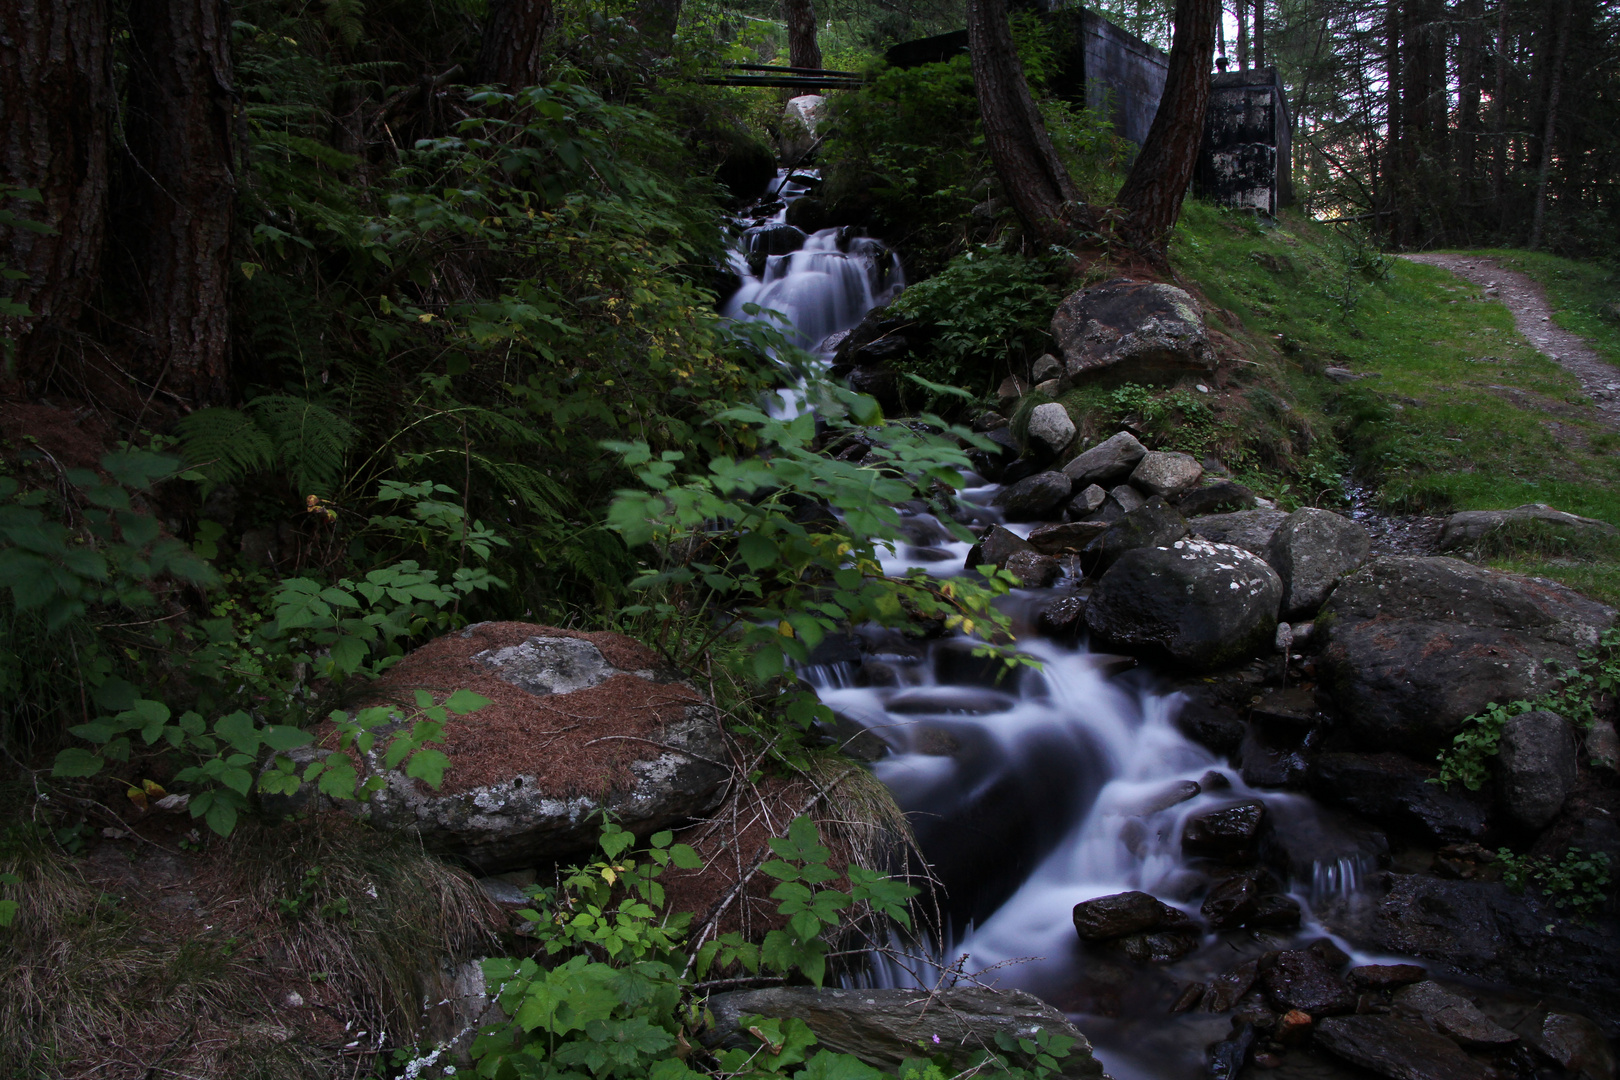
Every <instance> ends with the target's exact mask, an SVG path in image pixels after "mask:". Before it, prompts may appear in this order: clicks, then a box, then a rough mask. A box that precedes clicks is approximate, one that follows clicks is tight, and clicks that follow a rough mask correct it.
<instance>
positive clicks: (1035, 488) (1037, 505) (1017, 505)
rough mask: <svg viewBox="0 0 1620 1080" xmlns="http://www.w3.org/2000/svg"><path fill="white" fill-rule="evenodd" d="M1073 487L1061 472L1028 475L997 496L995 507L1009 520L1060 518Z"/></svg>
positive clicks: (1005, 488) (1003, 489) (1002, 490)
mask: <svg viewBox="0 0 1620 1080" xmlns="http://www.w3.org/2000/svg"><path fill="white" fill-rule="evenodd" d="M1073 489H1074V485H1073V484H1072V483H1070V481H1069V478H1068V477H1067V476H1064V475H1063V474H1062V473H1060V472H1042V473H1036V474H1035V475H1034V476H1026V477H1025V478H1024V479H1022V480H1020V481H1018V482H1017V483H1016V484H1009V485H1008V486H1007V487H1004V488H1002V489H1001V490H1000V491H998V492H997V493H996V497H995V499H994V500H993V502H994V504H995V505H996V506H997V507H999V508H1000V509H1001V512H1002V513H1004V514H1006V515H1007V520H1008V521H1043V520H1047V519H1050V518H1054V517H1057V516H1059V514H1060V512H1061V510H1062V507H1063V504H1064V503H1066V502H1068V501H1069V496H1070V495H1071V494H1073Z"/></svg>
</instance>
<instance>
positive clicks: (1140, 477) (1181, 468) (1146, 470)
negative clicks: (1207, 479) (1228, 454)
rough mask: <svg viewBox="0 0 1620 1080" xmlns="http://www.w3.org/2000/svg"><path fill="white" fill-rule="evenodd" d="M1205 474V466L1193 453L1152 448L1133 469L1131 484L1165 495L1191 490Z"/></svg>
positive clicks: (1160, 495)
mask: <svg viewBox="0 0 1620 1080" xmlns="http://www.w3.org/2000/svg"><path fill="white" fill-rule="evenodd" d="M1203 475H1204V467H1203V466H1202V465H1200V464H1198V459H1197V458H1195V457H1193V456H1192V455H1191V454H1183V453H1181V452H1180V451H1176V450H1149V451H1148V452H1147V453H1146V454H1143V455H1142V460H1141V461H1139V462H1137V463H1136V468H1135V469H1132V470H1131V486H1132V487H1134V488H1136V489H1137V490H1139V491H1143V492H1145V493H1147V494H1149V495H1157V496H1159V497H1160V498H1164V499H1176V498H1179V497H1180V496H1181V495H1182V493H1184V492H1188V491H1191V490H1192V489H1193V487H1194V486H1195V485H1196V484H1197V483H1198V481H1199V480H1200V479H1201V478H1202V477H1203Z"/></svg>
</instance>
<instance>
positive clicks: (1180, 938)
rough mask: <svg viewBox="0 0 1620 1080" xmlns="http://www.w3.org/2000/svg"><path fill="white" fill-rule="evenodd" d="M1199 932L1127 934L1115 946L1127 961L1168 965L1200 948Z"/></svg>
mask: <svg viewBox="0 0 1620 1080" xmlns="http://www.w3.org/2000/svg"><path fill="white" fill-rule="evenodd" d="M1199 940H1200V935H1199V933H1198V931H1197V930H1155V931H1153V932H1151V933H1146V934H1127V935H1126V936H1125V937H1122V938H1118V939H1117V940H1116V941H1115V945H1116V946H1117V947H1118V948H1119V950H1120V951H1121V952H1123V953H1124V954H1125V957H1126V959H1128V960H1130V961H1132V962H1134V963H1137V964H1168V963H1169V962H1170V961H1172V960H1179V959H1181V958H1182V957H1183V956H1186V955H1187V954H1188V953H1190V952H1194V951H1195V950H1197V948H1198V944H1199Z"/></svg>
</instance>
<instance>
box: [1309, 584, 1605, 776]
mask: <svg viewBox="0 0 1620 1080" xmlns="http://www.w3.org/2000/svg"><path fill="white" fill-rule="evenodd" d="M1322 614H1323V617H1322V618H1321V619H1319V620H1318V633H1320V634H1321V635H1322V636H1323V643H1322V651H1321V654H1320V655H1319V656H1318V659H1317V671H1318V674H1319V677H1320V679H1321V681H1322V685H1323V686H1324V688H1325V689H1326V690H1327V692H1328V693H1329V695H1330V696H1331V698H1332V700H1333V701H1334V703H1335V704H1336V705H1337V707H1338V710H1339V713H1340V715H1341V716H1342V717H1343V720H1344V724H1345V727H1346V729H1347V731H1348V732H1349V733H1350V734H1351V735H1352V736H1353V737H1355V738H1357V739H1359V740H1360V741H1361V742H1362V744H1363V745H1365V746H1367V747H1369V748H1374V749H1379V750H1384V749H1398V750H1405V751H1407V752H1410V753H1412V754H1415V755H1418V756H1422V757H1430V756H1432V755H1433V754H1434V753H1436V752H1437V751H1438V750H1440V749H1442V748H1444V747H1446V746H1449V745H1450V743H1451V739H1452V737H1453V736H1454V735H1456V734H1457V732H1458V731H1459V730H1461V727H1462V722H1463V720H1464V719H1465V718H1466V717H1468V716H1471V715H1473V714H1474V713H1477V712H1480V711H1482V710H1483V709H1484V707H1485V705H1486V704H1487V703H1488V702H1491V701H1498V702H1505V701H1515V700H1530V699H1533V698H1535V697H1536V696H1537V695H1538V694H1540V693H1542V692H1543V691H1545V690H1549V689H1552V688H1553V687H1554V686H1555V685H1556V679H1555V676H1554V674H1553V671H1552V669H1551V668H1550V667H1549V665H1548V664H1547V661H1548V660H1552V661H1555V662H1559V663H1564V664H1569V663H1573V662H1574V658H1575V654H1576V651H1577V650H1579V649H1583V648H1589V647H1591V645H1593V644H1594V643H1595V642H1596V641H1597V637H1598V635H1599V634H1600V633H1601V632H1602V631H1603V630H1605V629H1607V628H1608V627H1609V626H1610V625H1612V624H1613V622H1614V616H1615V612H1614V609H1612V608H1609V607H1606V606H1604V605H1602V604H1599V603H1597V602H1595V601H1592V600H1589V599H1587V598H1586V597H1583V596H1581V595H1580V594H1578V593H1576V592H1574V591H1573V590H1570V589H1566V588H1564V587H1563V586H1561V585H1556V584H1554V583H1552V582H1550V581H1545V580H1541V579H1532V578H1524V577H1519V576H1517V575H1513V574H1504V573H1498V572H1496V571H1493V570H1486V569H1483V568H1481V567H1476V566H1471V565H1470V564H1468V563H1465V562H1461V561H1459V560H1457V559H1448V558H1441V557H1429V558H1410V557H1390V558H1384V559H1377V560H1374V561H1373V562H1372V563H1370V564H1369V565H1367V566H1365V567H1363V568H1362V569H1361V570H1358V571H1357V572H1355V573H1354V574H1351V575H1350V576H1348V577H1346V578H1344V579H1343V580H1342V581H1341V582H1340V583H1339V586H1338V588H1337V589H1335V590H1334V592H1333V595H1332V596H1330V597H1329V598H1328V601H1327V603H1326V604H1325V605H1324V607H1323V609H1322Z"/></svg>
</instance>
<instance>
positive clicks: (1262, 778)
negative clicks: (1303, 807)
mask: <svg viewBox="0 0 1620 1080" xmlns="http://www.w3.org/2000/svg"><path fill="white" fill-rule="evenodd" d="M1239 756H1240V757H1241V759H1242V762H1243V764H1242V767H1241V768H1240V770H1239V771H1240V772H1241V773H1242V774H1243V782H1244V783H1245V784H1248V785H1249V786H1250V787H1262V788H1298V787H1303V786H1304V785H1305V778H1306V776H1307V775H1308V774H1309V772H1310V762H1309V761H1307V760H1306V758H1305V755H1304V754H1303V753H1301V752H1300V751H1299V749H1298V748H1297V747H1295V746H1293V745H1289V744H1288V743H1284V744H1282V745H1279V744H1278V742H1277V741H1276V740H1274V739H1272V738H1270V737H1268V736H1267V735H1266V733H1265V732H1264V731H1263V730H1262V729H1261V728H1260V727H1259V726H1258V725H1254V724H1251V725H1250V726H1249V730H1248V732H1247V733H1246V735H1245V736H1244V739H1243V746H1242V749H1241V750H1240V751H1239Z"/></svg>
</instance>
